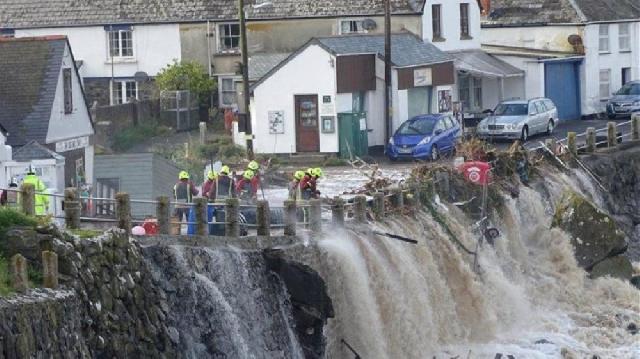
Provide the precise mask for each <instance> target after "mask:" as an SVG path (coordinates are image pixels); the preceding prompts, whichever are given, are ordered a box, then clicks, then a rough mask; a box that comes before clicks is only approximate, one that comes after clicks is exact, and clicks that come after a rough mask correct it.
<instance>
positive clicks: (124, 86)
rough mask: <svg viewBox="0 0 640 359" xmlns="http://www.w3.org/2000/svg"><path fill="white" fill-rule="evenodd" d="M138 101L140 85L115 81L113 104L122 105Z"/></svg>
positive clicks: (112, 89) (112, 91) (113, 84)
mask: <svg viewBox="0 0 640 359" xmlns="http://www.w3.org/2000/svg"><path fill="white" fill-rule="evenodd" d="M137 99H138V83H137V82H135V81H114V82H113V83H112V84H111V104H112V105H120V104H123V103H129V102H131V100H137Z"/></svg>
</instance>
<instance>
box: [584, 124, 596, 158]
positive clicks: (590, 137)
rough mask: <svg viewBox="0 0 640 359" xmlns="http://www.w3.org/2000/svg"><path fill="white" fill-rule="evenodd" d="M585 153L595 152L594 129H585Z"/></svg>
mask: <svg viewBox="0 0 640 359" xmlns="http://www.w3.org/2000/svg"><path fill="white" fill-rule="evenodd" d="M586 150H587V152H589V153H592V152H595V150H596V128H595V127H587V148H586Z"/></svg>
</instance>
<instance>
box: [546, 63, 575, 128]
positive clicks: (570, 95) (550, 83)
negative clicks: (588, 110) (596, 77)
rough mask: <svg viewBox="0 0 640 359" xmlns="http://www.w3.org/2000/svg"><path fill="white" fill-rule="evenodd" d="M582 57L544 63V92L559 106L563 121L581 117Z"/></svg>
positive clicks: (560, 117)
mask: <svg viewBox="0 0 640 359" xmlns="http://www.w3.org/2000/svg"><path fill="white" fill-rule="evenodd" d="M581 61H582V59H570V60H560V61H548V62H545V64H544V92H545V96H546V97H547V98H550V99H551V100H552V101H553V103H555V104H556V107H557V108H558V118H559V119H560V120H561V121H565V120H575V119H579V118H580V113H581V111H580V62H581Z"/></svg>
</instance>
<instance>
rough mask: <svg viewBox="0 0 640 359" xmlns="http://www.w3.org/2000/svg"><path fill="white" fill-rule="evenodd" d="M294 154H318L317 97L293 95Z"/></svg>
mask: <svg viewBox="0 0 640 359" xmlns="http://www.w3.org/2000/svg"><path fill="white" fill-rule="evenodd" d="M294 97H295V105H296V107H295V109H296V152H319V151H320V136H319V130H318V95H295V96H294Z"/></svg>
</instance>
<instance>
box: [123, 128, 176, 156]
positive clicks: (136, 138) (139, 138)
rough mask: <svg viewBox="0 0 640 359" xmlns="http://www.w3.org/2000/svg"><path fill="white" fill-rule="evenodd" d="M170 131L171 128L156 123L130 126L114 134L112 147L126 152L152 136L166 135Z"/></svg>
mask: <svg viewBox="0 0 640 359" xmlns="http://www.w3.org/2000/svg"><path fill="white" fill-rule="evenodd" d="M170 132H171V129H170V128H168V127H166V126H158V125H157V124H155V123H145V124H142V125H138V126H133V127H129V128H126V129H124V130H122V131H119V132H117V133H115V134H114V135H113V139H112V144H111V147H112V148H113V150H114V151H116V152H124V151H127V150H129V149H130V148H132V147H133V146H135V145H137V144H139V143H141V142H144V141H145V140H147V139H149V138H151V137H156V136H161V135H166V134H168V133H170Z"/></svg>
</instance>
